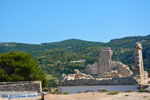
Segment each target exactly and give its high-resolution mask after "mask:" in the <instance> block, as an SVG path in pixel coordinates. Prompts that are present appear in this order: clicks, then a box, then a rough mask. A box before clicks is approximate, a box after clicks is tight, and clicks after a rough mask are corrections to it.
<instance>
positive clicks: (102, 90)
mask: <svg viewBox="0 0 150 100" xmlns="http://www.w3.org/2000/svg"><path fill="white" fill-rule="evenodd" d="M98 92H108V91H107V90H106V89H98Z"/></svg>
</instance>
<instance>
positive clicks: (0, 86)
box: [0, 81, 42, 92]
mask: <svg viewBox="0 0 150 100" xmlns="http://www.w3.org/2000/svg"><path fill="white" fill-rule="evenodd" d="M0 91H1V92H2V91H17V92H19V91H34V92H42V85H41V82H40V81H22V82H0Z"/></svg>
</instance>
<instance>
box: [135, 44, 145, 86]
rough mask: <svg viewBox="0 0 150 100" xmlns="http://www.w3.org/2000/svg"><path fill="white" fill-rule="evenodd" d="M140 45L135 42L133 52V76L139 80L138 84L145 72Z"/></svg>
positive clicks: (143, 77) (142, 79)
mask: <svg viewBox="0 0 150 100" xmlns="http://www.w3.org/2000/svg"><path fill="white" fill-rule="evenodd" d="M142 49H143V48H142V45H141V44H140V43H139V42H137V43H136V46H135V50H134V62H135V75H136V76H137V77H138V78H139V81H140V83H142V82H143V81H144V79H145V71H144V66H143V57H142Z"/></svg>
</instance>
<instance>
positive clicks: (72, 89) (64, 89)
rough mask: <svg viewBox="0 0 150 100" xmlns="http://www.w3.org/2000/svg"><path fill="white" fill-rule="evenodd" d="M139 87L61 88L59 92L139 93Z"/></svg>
mask: <svg viewBox="0 0 150 100" xmlns="http://www.w3.org/2000/svg"><path fill="white" fill-rule="evenodd" d="M138 87H139V86H138V85H102V86H61V87H59V92H60V93H64V92H68V93H79V92H85V91H94V92H97V91H98V90H100V89H105V90H107V91H118V92H125V91H137V90H138Z"/></svg>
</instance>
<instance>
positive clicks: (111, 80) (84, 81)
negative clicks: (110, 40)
mask: <svg viewBox="0 0 150 100" xmlns="http://www.w3.org/2000/svg"><path fill="white" fill-rule="evenodd" d="M112 55H113V51H112V50H111V48H104V49H101V50H100V54H99V56H100V57H99V60H98V62H96V63H94V64H93V65H88V66H87V69H86V73H81V72H80V71H79V70H76V73H75V74H69V75H64V76H63V79H62V80H61V82H60V85H61V86H106V85H107V86H122V87H123V86H133V87H132V88H135V87H136V88H137V86H140V85H147V84H150V78H148V73H147V72H146V71H144V66H143V58H142V45H141V44H140V43H139V42H137V43H136V46H135V50H134V63H135V65H134V71H133V72H132V71H131V70H130V69H129V67H128V66H127V65H125V64H123V63H121V62H117V61H112ZM134 86H135V87H134ZM103 88H105V87H103ZM125 88H126V87H125Z"/></svg>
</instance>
